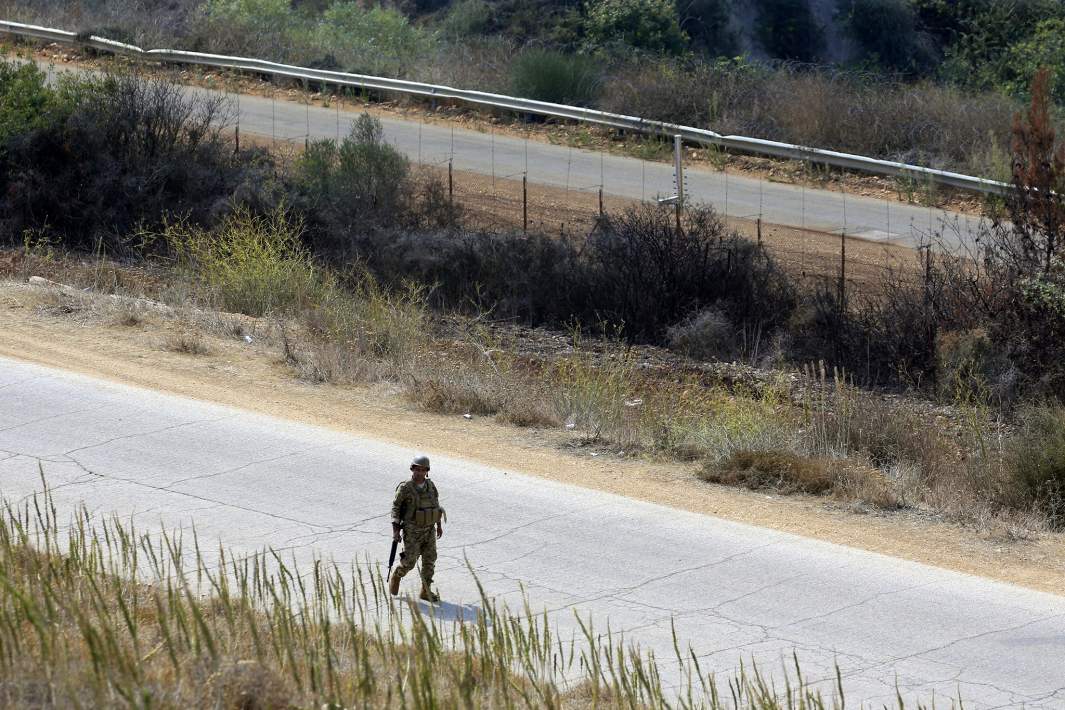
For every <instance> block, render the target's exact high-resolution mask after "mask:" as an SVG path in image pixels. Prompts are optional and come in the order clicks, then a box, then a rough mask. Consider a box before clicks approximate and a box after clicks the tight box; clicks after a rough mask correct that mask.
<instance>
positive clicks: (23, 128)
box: [0, 62, 64, 145]
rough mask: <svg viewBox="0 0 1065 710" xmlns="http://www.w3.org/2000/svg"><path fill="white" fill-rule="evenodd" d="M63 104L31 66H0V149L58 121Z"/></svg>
mask: <svg viewBox="0 0 1065 710" xmlns="http://www.w3.org/2000/svg"><path fill="white" fill-rule="evenodd" d="M62 108H64V106H63V102H62V101H61V100H60V96H59V95H58V94H57V92H56V91H55V90H53V89H51V88H49V87H48V86H47V85H46V84H45V75H44V72H42V71H41V70H40V69H38V68H37V67H36V65H34V64H23V65H21V66H19V65H16V64H12V63H8V62H2V63H0V145H3V144H5V143H7V141H8V140H9V139H10V138H11V137H12V136H15V135H19V134H23V133H29V132H31V131H34V130H37V129H39V128H42V127H43V126H45V125H47V124H48V123H50V122H52V121H55V120H57V119H58V118H59V117H60V114H61V109H62Z"/></svg>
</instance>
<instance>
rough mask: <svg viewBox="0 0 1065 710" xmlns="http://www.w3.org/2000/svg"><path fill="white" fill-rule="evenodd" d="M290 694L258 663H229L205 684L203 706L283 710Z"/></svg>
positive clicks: (277, 677) (289, 703) (223, 709)
mask: <svg viewBox="0 0 1065 710" xmlns="http://www.w3.org/2000/svg"><path fill="white" fill-rule="evenodd" d="M293 695H294V694H293V692H292V691H291V690H290V689H289V687H288V684H287V683H286V682H285V680H284V679H283V678H282V677H281V676H280V675H279V674H278V673H277V672H276V671H275V670H273V669H270V668H267V667H266V666H265V665H263V664H262V663H260V662H259V661H252V660H243V661H236V662H231V663H228V664H226V665H224V666H222V667H221V668H219V669H218V670H217V671H215V672H214V673H212V674H211V675H210V676H209V677H208V678H207V682H206V683H205V684H204V698H203V700H204V704H205V705H209V706H211V707H216V708H220V709H221V710H286V708H290V707H292V697H293Z"/></svg>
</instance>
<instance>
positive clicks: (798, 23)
mask: <svg viewBox="0 0 1065 710" xmlns="http://www.w3.org/2000/svg"><path fill="white" fill-rule="evenodd" d="M756 5H757V6H758V38H759V40H761V42H762V46H763V47H765V50H766V51H767V52H769V54H770V55H772V56H773V57H776V58H777V59H787V60H792V61H799V62H813V61H817V60H818V59H819V58H820V57H821V53H822V52H823V51H824V46H825V37H824V30H823V29H822V28H821V26H820V25H819V24H817V20H816V19H815V18H814V14H813V11H812V10H811V9H810V3H809V0H758V1H757V3H756Z"/></svg>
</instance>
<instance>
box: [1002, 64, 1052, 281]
mask: <svg viewBox="0 0 1065 710" xmlns="http://www.w3.org/2000/svg"><path fill="white" fill-rule="evenodd" d="M1013 187H1014V190H1013V192H1012V193H1011V194H1010V197H1009V200H1008V201H1007V207H1008V209H1009V213H1010V219H1011V221H1012V222H1013V229H1014V232H1015V233H1016V235H1017V237H1018V247H1019V249H1020V251H1019V253H1018V256H1019V257H1021V258H1023V259H1024V261H1025V262H1026V263H1028V264H1031V265H1032V266H1033V267H1035V268H1036V269H1037V270H1039V271H1042V273H1043V274H1044V275H1049V274H1050V273H1051V271H1052V270H1053V269H1054V268H1055V266H1059V265H1058V264H1056V262H1057V261H1059V260H1058V259H1056V257H1057V255H1058V252H1059V250H1060V249H1061V244H1062V239H1063V237H1065V234H1063V232H1065V143H1060V144H1059V143H1057V136H1056V133H1055V130H1054V123H1053V120H1052V119H1051V116H1050V70H1049V69H1047V68H1046V67H1043V68H1041V69H1039V71H1037V72H1036V74H1035V77H1034V78H1033V79H1032V101H1031V105H1030V107H1029V108H1028V114H1027V116H1025V117H1023V118H1022V116H1021V115H1020V114H1017V115H1016V116H1015V117H1014V120H1013Z"/></svg>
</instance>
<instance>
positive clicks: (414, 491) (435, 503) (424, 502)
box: [402, 478, 440, 528]
mask: <svg viewBox="0 0 1065 710" xmlns="http://www.w3.org/2000/svg"><path fill="white" fill-rule="evenodd" d="M402 485H405V486H410V492H411V499H410V500H409V501H408V503H407V506H406V509H405V510H404V511H403V522H404V523H413V524H414V525H415V526H416V527H420V528H424V527H428V526H430V525H436V524H437V523H439V522H440V495H439V493H437V491H436V486H435V485H433V482H432V481H430V480H429V479H428V478H427V479H425V488H424V489H423V490H422V491H420V492H419V491H418V487H417V486H416V485H414V482H413V481H406V482H404V483H403V484H402Z"/></svg>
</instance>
